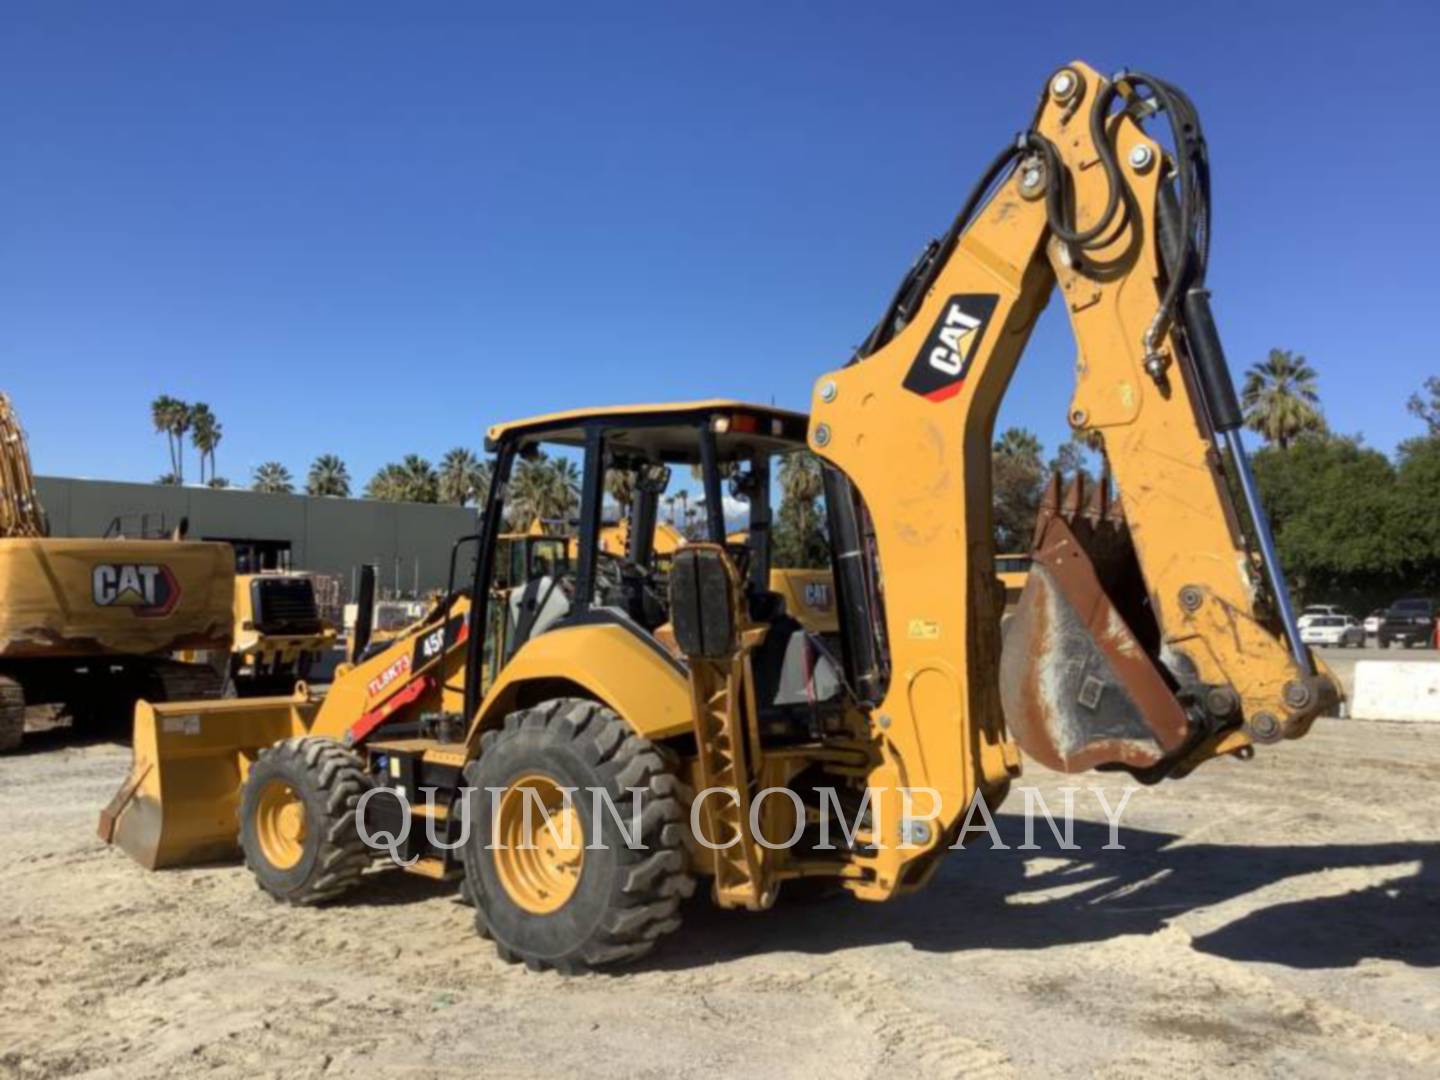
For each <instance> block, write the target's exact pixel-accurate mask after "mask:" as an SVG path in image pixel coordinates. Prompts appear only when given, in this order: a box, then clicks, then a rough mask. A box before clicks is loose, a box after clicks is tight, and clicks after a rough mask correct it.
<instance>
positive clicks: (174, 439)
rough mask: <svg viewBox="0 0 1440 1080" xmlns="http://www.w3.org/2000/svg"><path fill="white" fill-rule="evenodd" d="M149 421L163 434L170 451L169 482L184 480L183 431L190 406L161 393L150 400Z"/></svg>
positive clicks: (181, 481) (186, 429)
mask: <svg viewBox="0 0 1440 1080" xmlns="http://www.w3.org/2000/svg"><path fill="white" fill-rule="evenodd" d="M150 422H151V423H152V424H154V425H155V430H156V432H158V433H160V434H163V435H164V436H165V445H166V447H167V448H168V449H169V451H170V473H169V475H170V476H173V477H174V479H173V480H171V481H169V483H174V484H183V483H184V482H185V432H186V431H188V430H189V429H190V406H188V405H186V404H185V402H183V401H181V400H180V399H179V398H173V397H171V396H170V395H169V394H161V395H160V396H159V397H157V398H156V399H155V400H154V401H152V402H150Z"/></svg>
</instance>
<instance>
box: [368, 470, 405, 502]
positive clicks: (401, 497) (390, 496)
mask: <svg viewBox="0 0 1440 1080" xmlns="http://www.w3.org/2000/svg"><path fill="white" fill-rule="evenodd" d="M365 498H367V499H378V500H379V501H380V502H404V501H405V473H404V470H403V469H401V468H400V466H399V465H396V464H395V463H394V462H393V461H392V462H390V464H388V465H385V466H382V467H381V469H380V470H379V471H378V472H376V474H375V475H374V476H372V477H371V478H370V482H369V483H368V484H366V485H365Z"/></svg>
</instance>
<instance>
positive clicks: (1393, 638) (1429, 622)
mask: <svg viewBox="0 0 1440 1080" xmlns="http://www.w3.org/2000/svg"><path fill="white" fill-rule="evenodd" d="M1392 644H1394V645H1404V646H1405V647H1407V648H1408V647H1409V646H1411V645H1416V644H1418V645H1419V646H1420V647H1421V648H1424V649H1431V648H1434V646H1435V602H1434V601H1433V600H1428V599H1426V598H1424V597H1419V596H1412V597H1406V598H1405V599H1403V600H1396V601H1395V602H1394V603H1393V604H1391V605H1390V606H1389V607H1388V608H1386V609H1385V614H1384V615H1383V616H1382V617H1381V619H1380V647H1381V648H1382V649H1388V648H1389V647H1390V646H1391V645H1392Z"/></svg>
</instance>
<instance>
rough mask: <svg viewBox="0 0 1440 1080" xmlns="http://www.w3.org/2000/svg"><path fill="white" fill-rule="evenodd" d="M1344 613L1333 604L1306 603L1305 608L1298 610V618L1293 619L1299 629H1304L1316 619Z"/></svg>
mask: <svg viewBox="0 0 1440 1080" xmlns="http://www.w3.org/2000/svg"><path fill="white" fill-rule="evenodd" d="M1344 614H1345V612H1343V611H1341V610H1340V609H1339V608H1338V607H1336V606H1335V605H1334V604H1308V605H1306V607H1305V610H1304V611H1302V612H1300V618H1298V619H1296V620H1295V625H1296V626H1298V627H1299V628H1300V629H1301V630H1304V629H1305V627H1307V626H1309V625H1310V624H1311V623H1312V622H1314V621H1315V620H1316V619H1319V618H1325V617H1328V616H1331V615H1344Z"/></svg>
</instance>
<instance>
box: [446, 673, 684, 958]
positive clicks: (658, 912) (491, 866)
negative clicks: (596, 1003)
mask: <svg viewBox="0 0 1440 1080" xmlns="http://www.w3.org/2000/svg"><path fill="white" fill-rule="evenodd" d="M480 746H481V751H480V757H479V758H478V759H477V760H476V761H474V762H472V763H471V764H470V765H469V766H467V767H466V770H465V782H466V784H467V785H468V786H469V787H471V788H472V789H474V790H471V791H469V792H468V793H467V795H466V798H467V799H468V800H469V806H468V807H467V810H468V812H469V818H468V820H469V821H470V822H471V829H470V835H469V838H468V839H467V841H466V843H465V847H464V852H463V854H464V861H465V879H466V887H465V890H464V891H465V895H466V896H467V898H468V899H470V900H471V901H472V902H473V903H474V905H475V923H476V928H477V929H478V930H479V932H480V934H481V935H482V936H483V937H488V938H491V939H493V940H494V942H495V950H496V952H497V953H498V954H499V955H500V958H501V959H502V960H505V961H507V962H509V963H521V962H523V963H525V964H526V965H527V966H528V967H529V968H530V969H531V970H534V971H540V970H544V969H545V968H554V969H555V970H557V971H561V972H565V973H572V972H578V971H583V970H586V969H589V968H595V967H601V966H605V965H610V964H618V963H623V962H628V961H631V960H634V959H636V958H638V957H640V956H643V955H644V954H645V953H648V952H649V951H650V950H651V949H652V948H654V946H655V943H656V941H658V940H659V939H660V938H661V937H663V936H664V935H665V934H668V933H671V932H673V931H674V930H676V929H678V928H679V926H680V914H679V907H680V901H681V900H682V899H684V898H686V897H688V896H690V895H691V893H693V892H694V891H695V879H694V878H693V877H692V876H691V875H690V872H689V866H688V859H687V856H686V852H685V843H684V837H685V825H684V820H685V809H684V806H683V804H682V799H681V794H680V793H681V785H680V781H679V779H678V778H677V777H676V775H675V772H674V770H673V769H672V767H671V765H670V763H669V762H668V761H667V759H666V757H665V756H664V755H663V754H662V752H661V751H660V749H658V748H657V747H656V746H655V745H654V744H653V743H651V742H650V741H649V740H647V739H643V738H641V737H640V736H638V735H636V734H634V732H633V731H632V729H631V728H630V726H629V725H628V724H627V723H626V722H625V721H624V720H622V719H621V718H620V717H619V716H618V715H616V714H615V713H614V712H613V711H611V710H610V709H607V708H606V707H605V706H603V705H600V704H598V703H597V702H594V701H586V700H583V699H576V698H561V699H557V700H554V701H547V702H544V703H543V704H540V705H537V706H535V707H534V708H531V709H524V710H521V711H519V712H515V713H511V714H510V715H509V716H507V717H506V718H505V725H504V727H503V728H502V729H501V730H498V731H490V732H487V733H486V734H485V735H484V737H483V738H482V739H481V743H480ZM522 780H523V781H529V782H528V783H521V784H517V783H516V781H522ZM547 784H548V785H553V786H552V787H551V788H550V790H552V791H553V790H556V789H561V790H563V789H567V788H575V789H577V790H576V791H575V792H574V795H573V799H572V802H571V804H570V806H571V808H573V819H574V820H575V821H577V822H578V825H579V828H580V837H579V838H578V840H577V841H576V842H575V843H574V845H573V846H574V847H579V846H580V845H583V850H582V851H580V852H579V856H578V858H577V856H576V855H575V852H574V851H573V850H571V851H570V853H569V854H568V856H566V857H564V858H560V859H557V860H556V862H555V863H554V864H552V869H550V870H546V869H545V868H544V867H543V866H542V867H541V868H540V870H539V872H538V878H537V874H536V872H535V868H534V866H533V865H527V864H526V861H525V860H524V859H519V858H517V857H516V856H514V855H512V854H510V852H512V851H517V850H518V851H523V850H525V849H524V848H522V847H520V846H518V845H513V844H510V845H500V846H496V847H491V846H490V845H491V838H492V835H494V836H500V837H502V838H503V837H505V836H508V835H510V833H508V832H507V831H506V829H507V822H510V823H513V819H514V811H507V809H506V807H507V806H508V805H511V804H510V803H509V802H508V800H507V795H506V794H500V795H498V796H496V797H492V796H491V795H490V793H489V792H488V791H487V790H486V789H488V788H494V789H500V790H501V791H502V792H505V793H507V794H508V793H510V792H517V793H523V792H524V791H526V790H527V789H528V790H530V791H537V790H539V789H540V788H541V787H544V786H545V785H547ZM592 789H600V790H602V791H604V792H605V793H606V794H607V795H608V796H609V798H610V800H611V802H612V803H613V804H614V806H615V809H616V811H617V812H618V815H619V818H620V820H621V821H623V822H624V828H625V829H629V828H630V827H631V822H632V820H633V818H632V813H633V811H634V809H635V807H636V800H637V796H636V795H635V794H633V793H632V789H638V790H639V795H638V800H639V810H640V818H639V820H640V827H639V835H638V836H636V837H635V838H634V846H633V847H632V846H631V845H630V844H629V843H627V842H626V838H625V836H624V835H622V830H621V828H619V827H618V826H617V825H616V823H615V821H614V819H613V818H612V817H611V815H610V813H609V810H608V809H607V808H606V807H605V806H604V804H603V802H602V803H601V805H600V806H599V807H598V809H599V811H600V818H599V820H598V821H596V820H595V819H594V817H593V816H592V811H593V810H595V809H596V807H595V806H594V805H593V801H594V797H593V796H592V795H591V794H590V792H591V791H592ZM520 801H522V802H523V799H522V800H520ZM533 812H534V815H535V821H536V823H537V825H538V827H537V828H536V829H535V830H534V832H533V833H532V835H533V836H535V837H536V842H538V843H543V842H544V841H543V838H542V837H541V829H543V828H544V824H543V823H544V820H545V819H544V818H543V817H542V816H541V815H540V812H539V810H538V808H536V809H535V810H534V811H533ZM569 813H570V811H568V810H564V811H562V814H569ZM507 815H508V816H507ZM496 816H498V817H499V823H498V825H497V823H496V821H495V817H496ZM552 820H555V818H552ZM557 828H558V826H557ZM533 861H534V860H531V863H532V864H533ZM562 863H563V864H565V865H566V866H568V867H570V869H569V870H568V871H566V872H568V873H569V874H571V875H573V879H572V880H566V879H565V878H564V877H559V876H554V869H553V868H554V867H556V866H560V865H561V864H562ZM577 864H578V865H577ZM561 868H562V869H563V867H561ZM546 874H551V875H552V876H551V877H550V878H549V880H548V881H547V880H545V875H546ZM527 879H528V880H532V881H533V880H538V881H539V883H540V885H541V889H540V890H539V891H532V892H531V893H529V894H528V895H527V893H526V890H525V885H526V884H527ZM557 901H558V905H557Z"/></svg>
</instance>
